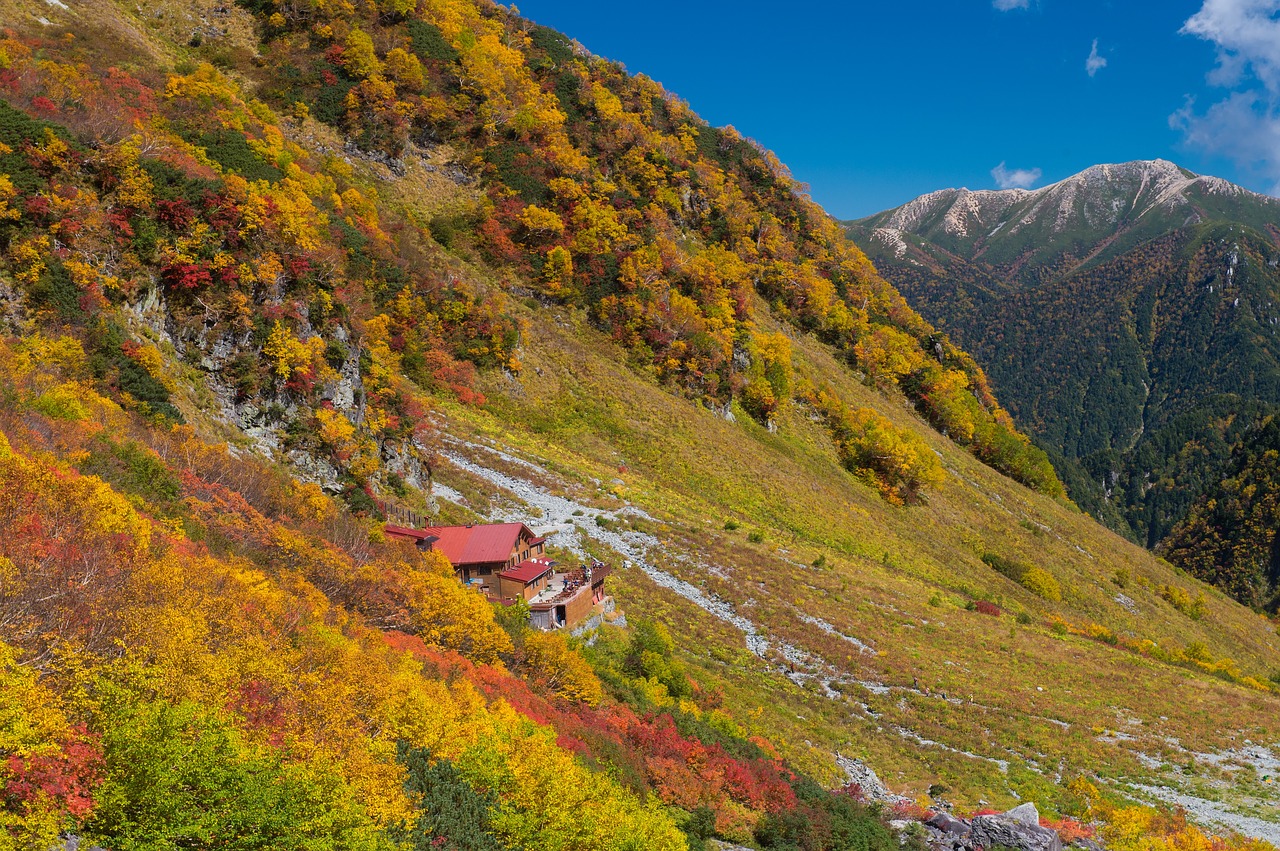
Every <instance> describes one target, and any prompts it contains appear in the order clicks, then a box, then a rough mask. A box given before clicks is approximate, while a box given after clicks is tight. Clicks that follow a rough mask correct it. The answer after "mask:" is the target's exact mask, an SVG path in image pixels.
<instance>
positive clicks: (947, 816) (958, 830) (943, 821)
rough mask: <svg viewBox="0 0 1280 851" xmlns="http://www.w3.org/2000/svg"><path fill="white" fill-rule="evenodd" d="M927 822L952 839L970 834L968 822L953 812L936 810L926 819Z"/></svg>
mask: <svg viewBox="0 0 1280 851" xmlns="http://www.w3.org/2000/svg"><path fill="white" fill-rule="evenodd" d="M925 824H927V825H928V826H929V827H932V828H934V829H936V830H938V831H940V832H941V833H943V834H945V835H946V836H947V837H948V838H950V839H959V838H961V837H964V836H968V835H969V832H970V829H969V824H968V822H966V821H965V820H964V819H958V818H956V817H955V816H953V815H951V813H938V812H935V813H933V814H931V815H930V816H929V818H927V819H925Z"/></svg>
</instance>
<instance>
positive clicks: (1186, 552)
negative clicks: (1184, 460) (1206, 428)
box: [1160, 417, 1280, 612]
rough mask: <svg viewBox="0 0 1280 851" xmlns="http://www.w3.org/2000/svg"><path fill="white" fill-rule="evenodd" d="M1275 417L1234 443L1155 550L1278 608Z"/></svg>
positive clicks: (1241, 595)
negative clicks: (1222, 470)
mask: <svg viewBox="0 0 1280 851" xmlns="http://www.w3.org/2000/svg"><path fill="white" fill-rule="evenodd" d="M1277 528H1280V420H1276V419H1274V418H1271V417H1268V418H1267V420H1266V423H1265V424H1264V426H1263V427H1262V428H1260V429H1259V430H1258V431H1256V432H1255V433H1253V434H1252V435H1250V436H1249V438H1248V439H1247V440H1245V441H1244V442H1243V443H1242V444H1241V445H1240V446H1238V447H1237V449H1236V451H1235V453H1234V455H1233V457H1232V459H1231V463H1230V465H1229V467H1228V468H1227V471H1226V475H1225V476H1224V477H1223V479H1222V481H1220V482H1212V483H1209V484H1208V486H1207V487H1206V488H1205V492H1204V494H1203V495H1202V496H1201V498H1200V500H1199V501H1197V503H1196V505H1195V506H1194V507H1193V508H1192V510H1191V512H1190V513H1189V514H1188V515H1187V516H1186V518H1185V519H1184V520H1183V521H1182V522H1181V523H1179V524H1178V525H1177V526H1176V527H1174V529H1173V531H1172V533H1170V535H1169V537H1168V538H1166V539H1165V540H1164V542H1163V543H1162V544H1161V546H1160V551H1161V553H1162V554H1163V555H1164V556H1165V557H1166V558H1168V559H1169V560H1171V561H1173V562H1174V563H1175V564H1178V565H1179V566H1181V567H1184V568H1185V569H1186V570H1188V571H1189V572H1191V573H1193V574H1195V575H1196V576H1197V577H1199V578H1200V579H1203V580H1204V581H1206V582H1212V583H1213V584H1215V585H1217V586H1218V587H1220V588H1223V589H1224V590H1226V591H1228V592H1229V593H1230V594H1231V595H1232V596H1233V597H1235V598H1236V599H1238V600H1243V601H1245V602H1247V603H1250V604H1252V605H1254V606H1258V607H1260V608H1265V609H1267V610H1269V611H1272V612H1274V611H1275V610H1276V609H1277V607H1280V536H1277V535H1276V530H1277Z"/></svg>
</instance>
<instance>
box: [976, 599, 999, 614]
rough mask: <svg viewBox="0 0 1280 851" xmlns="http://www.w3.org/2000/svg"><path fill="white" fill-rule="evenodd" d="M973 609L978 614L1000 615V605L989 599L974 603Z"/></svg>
mask: <svg viewBox="0 0 1280 851" xmlns="http://www.w3.org/2000/svg"><path fill="white" fill-rule="evenodd" d="M973 610H974V611H975V612H977V613H978V614H982V615H990V616H991V617H993V618H998V617H1000V614H1001V612H1000V607H999V606H997V605H996V604H995V603H992V602H990V601H989V600H978V601H977V602H976V603H974V604H973Z"/></svg>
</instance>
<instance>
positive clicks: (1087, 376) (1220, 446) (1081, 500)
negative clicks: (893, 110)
mask: <svg viewBox="0 0 1280 851" xmlns="http://www.w3.org/2000/svg"><path fill="white" fill-rule="evenodd" d="M1277 226H1280V202H1277V201H1275V200H1274V199H1269V198H1265V197H1263V196H1259V195H1255V194H1253V193H1249V192H1247V191H1245V190H1243V189H1240V188H1239V187H1236V186H1232V185H1230V184H1228V183H1225V182H1224V181H1221V180H1218V179H1216V178H1209V177H1196V176H1194V175H1190V174H1189V173H1187V172H1185V171H1184V170H1181V169H1178V168H1177V167H1175V166H1173V165H1172V164H1171V163H1167V162H1163V161H1156V162H1153V163H1126V164H1122V165H1117V166H1095V167H1093V168H1091V169H1088V170H1087V171H1085V172H1082V173H1081V174H1079V175H1077V176H1075V177H1072V178H1069V179H1067V180H1065V181H1062V182H1061V183H1057V184H1054V185H1052V186H1048V187H1045V188H1044V189H1040V190H1036V191H1035V192H1028V191H1025V190H1010V191H1005V192H977V193H970V192H967V191H965V190H958V191H955V190H948V191H946V192H939V193H933V194H931V195H927V196H924V197H922V198H920V199H917V200H916V201H913V202H911V203H910V204H907V205H905V206H904V207H901V208H899V209H897V210H893V211H890V212H887V213H882V214H880V215H878V216H874V217H872V218H870V219H867V220H864V221H862V222H858V223H855V224H852V225H850V232H851V233H853V234H854V235H855V237H856V238H857V239H858V240H859V241H860V242H861V243H862V244H863V245H864V246H866V247H867V249H868V250H869V251H870V252H871V254H872V256H873V257H874V258H875V260H876V262H877V263H878V264H879V265H880V267H881V268H882V269H884V270H885V272H886V274H887V275H889V277H890V279H891V280H893V281H894V282H895V284H897V285H898V286H899V287H901V288H902V290H903V292H904V293H905V294H907V296H908V297H909V298H910V299H911V300H912V301H913V303H914V304H916V305H917V306H918V308H919V309H920V310H921V311H922V312H923V313H924V314H925V316H926V317H929V318H930V319H931V320H933V321H935V322H936V323H937V324H938V325H939V326H940V327H941V328H943V329H944V330H946V331H948V332H949V333H951V334H953V335H954V336H955V337H956V339H957V340H959V341H960V342H961V343H962V345H964V346H966V347H967V348H968V349H969V350H970V351H972V352H973V353H974V354H975V356H976V357H977V358H978V359H979V361H980V362H981V363H983V364H985V365H987V369H988V371H989V373H990V375H991V377H992V381H993V383H994V384H995V386H996V387H997V388H998V389H999V390H1000V392H1001V395H1002V398H1003V399H1005V401H1006V402H1007V404H1008V405H1009V407H1010V410H1011V412H1012V413H1013V415H1014V417H1015V419H1016V420H1017V421H1018V422H1020V423H1021V424H1022V426H1023V427H1024V428H1026V429H1027V430H1028V431H1029V432H1030V433H1031V434H1033V435H1034V436H1035V437H1036V438H1037V440H1038V441H1039V443H1040V444H1041V445H1042V446H1044V447H1045V448H1046V449H1048V450H1049V451H1050V453H1051V455H1053V456H1054V457H1055V458H1056V459H1057V462H1058V468H1059V470H1060V471H1061V474H1062V476H1063V478H1064V480H1065V481H1066V482H1067V484H1068V486H1069V490H1070V492H1071V495H1072V497H1073V499H1075V500H1076V502H1077V503H1078V504H1079V505H1080V506H1081V507H1082V508H1084V509H1086V510H1087V511H1089V512H1090V513H1092V514H1094V515H1095V516H1098V517H1100V518H1102V519H1103V520H1105V521H1106V522H1108V523H1109V524H1110V525H1111V526H1113V527H1114V528H1116V529H1117V530H1119V531H1121V532H1123V533H1124V534H1126V535H1129V536H1130V537H1132V538H1134V539H1135V540H1138V541H1140V542H1142V543H1144V544H1146V545H1148V546H1154V545H1155V544H1156V543H1157V542H1159V541H1160V540H1161V539H1162V538H1164V536H1165V535H1166V534H1168V532H1169V530H1170V529H1171V528H1172V526H1173V525H1174V524H1175V523H1176V522H1177V521H1178V520H1179V519H1180V518H1181V517H1183V516H1184V515H1185V513H1186V511H1187V510H1188V509H1189V507H1190V506H1191V504H1192V502H1193V501H1194V500H1195V499H1196V497H1197V496H1198V495H1199V494H1200V493H1201V492H1202V491H1203V488H1204V486H1205V485H1206V484H1207V483H1211V482H1214V481H1216V480H1217V478H1218V477H1219V475H1220V473H1221V471H1222V470H1223V466H1224V465H1225V464H1226V463H1227V460H1228V458H1229V457H1230V453H1231V447H1232V446H1233V445H1235V444H1236V443H1237V442H1238V441H1239V440H1240V439H1241V438H1242V437H1243V436H1244V435H1246V434H1247V433H1248V432H1249V431H1250V430H1251V429H1253V428H1254V427H1256V425H1257V423H1258V421H1259V418H1260V417H1261V416H1262V415H1264V414H1266V413H1268V412H1270V411H1273V410H1274V409H1275V407H1276V405H1277V403H1280V338H1277V335H1276V322H1277V317H1276V315H1275V313H1276V307H1275V306H1276V305H1277V304H1280V272H1278V271H1277V266H1276V263H1277V258H1280V249H1278V248H1277V246H1276V242H1275V240H1276V234H1277Z"/></svg>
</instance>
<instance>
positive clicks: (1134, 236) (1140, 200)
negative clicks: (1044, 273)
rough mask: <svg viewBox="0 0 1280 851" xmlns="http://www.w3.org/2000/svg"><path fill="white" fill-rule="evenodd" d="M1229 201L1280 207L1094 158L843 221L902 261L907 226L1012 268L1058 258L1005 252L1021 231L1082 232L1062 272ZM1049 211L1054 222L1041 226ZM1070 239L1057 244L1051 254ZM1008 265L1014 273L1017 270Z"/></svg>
mask: <svg viewBox="0 0 1280 851" xmlns="http://www.w3.org/2000/svg"><path fill="white" fill-rule="evenodd" d="M1235 202H1243V203H1244V206H1249V205H1253V206H1261V207H1263V208H1265V209H1266V210H1267V211H1269V213H1270V214H1271V215H1272V216H1274V215H1275V214H1280V201H1277V200H1276V199H1274V198H1272V197H1270V196H1266V195H1261V194H1259V193H1256V192H1253V191H1251V190H1248V189H1245V188H1244V187H1241V186H1237V185H1235V184H1232V183H1230V182H1228V181H1226V180H1223V179H1222V178H1218V177H1212V176H1206V175H1197V174H1195V173H1194V172H1191V171H1190V170H1188V169H1185V168H1182V167H1181V166H1178V165H1176V164H1175V163H1172V162H1170V161H1168V160H1160V159H1157V160H1134V161H1130V162H1125V163H1111V164H1099V165H1094V166H1090V167H1089V168H1087V169H1084V170H1083V171H1081V172H1079V173H1077V174H1074V175H1071V176H1070V177H1067V178H1064V179H1063V180H1060V181H1058V182H1056V183H1052V184H1049V185H1048V186H1044V187H1041V188H1040V189H1034V190H1031V189H1003V190H999V189H996V190H986V189H984V190H969V189H964V188H961V189H943V190H937V191H935V192H931V193H927V194H925V195H922V196H920V197H918V198H916V199H914V200H912V201H909V202H907V203H906V204H904V205H902V206H900V207H896V208H894V209H892V210H888V211H885V212H882V213H877V214H875V215H872V216H868V217H866V218H863V219H858V220H856V221H853V222H848V223H847V224H848V225H849V226H850V227H851V228H854V229H857V230H859V231H864V232H865V231H868V230H869V231H870V236H869V239H872V240H877V241H879V242H880V243H881V244H882V245H883V246H884V248H885V249H888V250H890V251H891V252H892V255H893V256H894V257H895V258H896V259H898V260H903V259H904V258H905V257H906V255H907V252H908V242H907V241H906V237H907V236H908V235H909V234H910V235H914V236H917V237H921V238H924V239H926V240H929V241H930V242H932V243H934V244H936V246H937V247H939V248H942V249H945V250H947V251H950V252H953V253H956V254H962V255H964V256H966V257H967V258H968V259H970V260H983V261H984V262H989V263H991V264H992V265H994V266H1013V265H1015V264H1016V265H1017V266H1018V267H1020V266H1023V265H1026V264H1028V263H1032V264H1033V265H1034V263H1036V262H1039V263H1044V262H1045V261H1048V260H1056V259H1059V258H1058V257H1056V256H1054V254H1046V253H1045V252H1044V251H1042V252H1040V253H1037V252H1036V251H1034V250H1031V251H1029V252H1027V251H1025V250H1021V251H1018V252H1012V253H1011V251H1010V249H1009V248H1007V247H1006V246H1008V245H1009V244H1011V243H1013V244H1016V243H1018V242H1019V241H1018V240H1016V239H1010V238H1011V237H1016V236H1017V235H1019V234H1021V233H1023V232H1024V231H1027V232H1032V233H1033V235H1034V237H1035V238H1036V239H1038V240H1046V241H1048V242H1050V243H1053V242H1056V241H1060V240H1059V239H1058V238H1059V237H1061V236H1062V235H1068V236H1070V235H1071V234H1072V233H1073V232H1076V231H1080V239H1078V240H1075V241H1076V242H1078V243H1080V244H1081V245H1083V246H1084V248H1085V250H1084V251H1083V256H1075V257H1073V258H1072V262H1070V263H1068V265H1067V266H1066V267H1065V269H1064V270H1063V271H1066V270H1068V269H1074V268H1078V267H1080V266H1083V265H1085V264H1087V263H1089V262H1090V261H1093V260H1095V259H1098V258H1099V257H1106V256H1112V255H1114V254H1116V253H1118V252H1119V251H1120V250H1122V249H1123V248H1126V247H1131V246H1132V245H1133V244H1136V242H1139V241H1141V240H1143V239H1146V238H1150V237H1151V236H1153V235H1155V234H1156V233H1158V232H1163V231H1167V230H1170V229H1175V228H1177V227H1187V226H1190V225H1193V224H1198V223H1201V222H1204V221H1211V220H1214V219H1216V218H1220V217H1223V216H1226V215H1238V214H1239V209H1238V208H1239V207H1240V206H1241V204H1238V203H1235ZM1149 217H1150V218H1149ZM1046 218H1052V220H1053V221H1052V225H1051V226H1049V227H1047V228H1046V227H1045V226H1044V221H1045V219H1046ZM1151 219H1154V220H1156V221H1154V222H1152V221H1151ZM1247 223H1251V224H1263V225H1265V224H1266V223H1268V220H1267V219H1266V217H1265V214H1264V216H1263V217H1261V218H1259V217H1257V216H1255V215H1249V216H1248V217H1247ZM1272 236H1273V238H1274V237H1275V234H1274V233H1272ZM1108 237H1112V238H1110V239H1109V238H1108ZM916 247H917V249H918V248H919V247H920V246H916ZM1073 247H1074V246H1066V247H1065V248H1064V247H1058V246H1055V247H1054V248H1053V252H1055V253H1057V254H1060V253H1062V252H1063V251H1064V250H1070V249H1071V248H1073ZM1019 248H1020V249H1023V246H1021V245H1019ZM1045 251H1048V249H1045ZM878 253H881V254H883V253H884V251H883V250H882V251H881V252H878ZM934 259H935V260H937V261H940V262H945V260H943V259H942V258H934ZM1011 271H1012V272H1013V274H1014V276H1015V277H1016V276H1017V274H1018V269H1017V268H1014V269H1012V270H1011Z"/></svg>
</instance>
